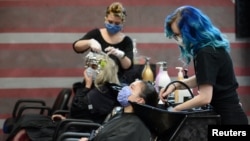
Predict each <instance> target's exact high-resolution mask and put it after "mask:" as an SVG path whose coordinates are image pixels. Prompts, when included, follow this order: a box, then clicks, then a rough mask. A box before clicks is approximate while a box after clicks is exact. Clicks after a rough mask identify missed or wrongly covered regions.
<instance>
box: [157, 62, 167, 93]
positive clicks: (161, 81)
mask: <svg viewBox="0 0 250 141" xmlns="http://www.w3.org/2000/svg"><path fill="white" fill-rule="evenodd" d="M156 64H158V65H160V67H159V71H158V74H157V75H156V78H155V86H156V90H157V92H159V91H160V89H161V88H164V87H166V86H167V85H168V84H169V83H170V82H171V79H170V77H169V75H168V71H167V62H165V61H161V62H157V63H156Z"/></svg>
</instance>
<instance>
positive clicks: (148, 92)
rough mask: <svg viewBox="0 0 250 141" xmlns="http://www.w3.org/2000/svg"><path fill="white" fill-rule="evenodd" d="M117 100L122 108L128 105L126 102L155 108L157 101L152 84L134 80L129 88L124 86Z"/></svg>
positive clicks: (156, 94)
mask: <svg viewBox="0 0 250 141" xmlns="http://www.w3.org/2000/svg"><path fill="white" fill-rule="evenodd" d="M117 100H118V101H119V102H120V104H121V105H122V106H123V107H126V106H129V105H130V104H129V102H128V101H131V102H136V103H139V104H147V105H150V106H154V107H155V106H156V105H157V103H158V100H159V99H158V93H157V92H156V89H155V87H154V85H153V84H152V83H150V82H147V81H142V80H136V81H134V82H133V83H131V84H130V85H129V86H125V87H123V88H122V89H121V91H120V92H119V94H118V97H117Z"/></svg>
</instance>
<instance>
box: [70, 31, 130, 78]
mask: <svg viewBox="0 0 250 141" xmlns="http://www.w3.org/2000/svg"><path fill="white" fill-rule="evenodd" d="M92 38H93V39H95V40H97V41H98V42H99V43H100V44H101V46H102V51H103V52H105V51H104V50H105V49H106V48H107V47H109V46H113V47H114V48H118V49H119V50H122V51H124V53H125V55H126V56H127V57H128V58H129V59H130V60H131V61H132V65H131V67H130V68H129V69H131V68H132V66H133V60H134V54H133V41H132V39H131V38H130V37H129V36H125V37H124V38H123V40H122V41H121V42H119V43H117V44H110V43H108V42H106V41H105V40H104V38H103V37H102V35H101V32H100V29H97V28H96V29H93V30H91V31H89V32H88V33H86V34H85V35H84V36H83V37H82V38H80V39H79V40H86V39H92ZM79 40H77V41H79ZM77 41H75V42H74V43H73V49H74V51H75V52H76V53H84V52H85V51H82V52H78V51H76V50H75V48H74V45H75V43H76V42H77ZM110 57H111V58H112V59H113V60H114V61H115V62H116V64H117V65H118V66H119V71H118V77H119V79H120V80H121V81H122V79H125V78H122V77H124V76H123V75H124V73H125V72H126V70H124V69H123V68H122V67H121V63H120V60H119V59H118V58H117V57H115V56H114V55H110ZM124 81H125V80H124Z"/></svg>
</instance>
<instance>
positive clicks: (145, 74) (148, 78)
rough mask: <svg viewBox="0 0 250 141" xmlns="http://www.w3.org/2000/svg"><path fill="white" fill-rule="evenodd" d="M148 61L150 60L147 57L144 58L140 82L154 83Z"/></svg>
mask: <svg viewBox="0 0 250 141" xmlns="http://www.w3.org/2000/svg"><path fill="white" fill-rule="evenodd" d="M149 60H150V58H149V57H145V65H144V68H143V71H142V74H141V77H142V80H144V81H151V82H154V73H153V71H152V69H151V66H150V62H149Z"/></svg>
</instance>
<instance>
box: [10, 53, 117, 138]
mask: <svg viewBox="0 0 250 141" xmlns="http://www.w3.org/2000/svg"><path fill="white" fill-rule="evenodd" d="M86 60H87V61H86V69H85V70H84V71H83V77H84V79H83V81H84V82H83V83H81V84H80V85H78V87H77V88H76V87H74V90H75V92H76V93H75V95H74V98H73V101H72V105H71V108H70V112H69V117H68V118H77V119H85V120H86V119H88V120H92V121H93V122H97V123H102V122H103V121H104V120H105V119H106V117H107V115H108V114H109V113H111V111H112V110H113V108H114V107H116V106H120V104H119V102H118V101H117V99H116V98H117V94H118V89H119V88H120V85H119V80H118V77H117V71H118V67H117V65H116V64H115V62H114V61H113V60H112V59H111V58H110V57H109V56H108V55H105V54H95V53H92V52H90V53H89V54H88V55H87V59H86ZM89 70H90V71H89ZM89 72H90V73H89ZM93 76H95V77H93ZM40 116H41V115H40ZM58 118H65V117H63V116H60V115H53V116H52V120H51V117H46V116H43V117H39V116H36V117H33V116H28V115H25V116H23V117H22V119H21V120H19V122H18V123H17V124H16V126H15V127H14V131H12V133H11V134H10V136H9V139H8V141H11V140H18V139H17V137H19V136H17V134H18V133H20V132H19V131H20V130H21V129H22V133H25V134H27V135H28V136H27V137H28V138H30V140H36V139H37V138H39V139H40V140H41V139H42V138H44V140H46V141H50V140H52V136H53V133H54V131H55V128H56V126H57V124H58V122H54V119H58ZM39 119H40V120H39ZM25 121H29V122H25ZM41 128H42V129H44V130H42V131H40V129H41ZM45 129H46V130H45ZM23 130H24V131H25V132H23ZM43 131H44V132H46V136H44V133H43ZM34 134H36V137H34V136H33V135H34Z"/></svg>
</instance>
